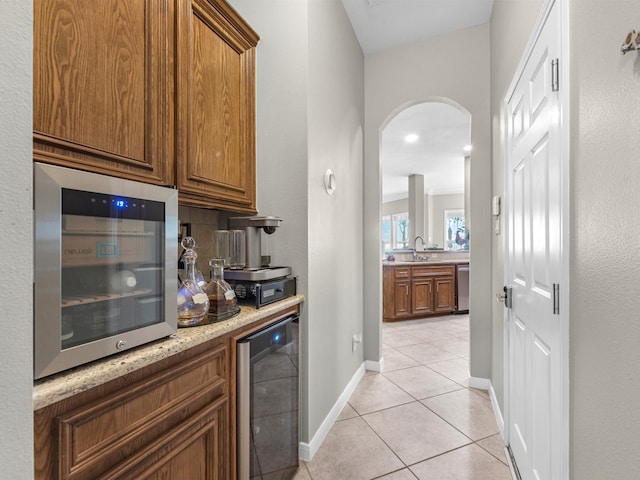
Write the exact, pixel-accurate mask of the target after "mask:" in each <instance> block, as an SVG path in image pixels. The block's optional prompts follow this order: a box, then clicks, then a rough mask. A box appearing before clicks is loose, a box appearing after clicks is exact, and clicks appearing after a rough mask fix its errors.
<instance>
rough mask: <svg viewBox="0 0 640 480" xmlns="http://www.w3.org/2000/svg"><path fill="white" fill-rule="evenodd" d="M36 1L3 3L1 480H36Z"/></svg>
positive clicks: (0, 76) (0, 87)
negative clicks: (32, 111)
mask: <svg viewBox="0 0 640 480" xmlns="http://www.w3.org/2000/svg"><path fill="white" fill-rule="evenodd" d="M32 12H33V5H32V2H31V1H27V0H14V1H2V2H0V45H1V46H2V47H1V48H0V91H1V92H2V100H0V131H1V132H2V135H0V165H1V166H2V172H3V174H2V176H1V177H0V225H2V228H0V243H2V245H4V247H5V248H2V249H1V250H0V252H1V253H0V267H1V268H2V277H3V279H4V280H3V282H2V288H0V305H2V314H1V315H0V319H1V323H0V324H1V325H2V335H1V336H0V351H1V352H2V361H1V362H0V392H2V394H1V395H2V408H0V431H1V432H2V433H1V434H0V471H1V472H2V473H1V474H0V476H1V477H2V478H12V479H13V478H15V479H22V478H32V477H33V403H32V390H33V363H32V361H33V360H32V359H33V337H32V330H33V310H32V304H33V297H32V290H33V274H32V272H33V252H32V248H31V246H32V245H33V235H32V222H33V221H32V201H31V198H32V173H31V172H32V156H31V151H32V143H31V142H32V140H31V139H32V133H31V132H32V120H31V109H32V100H31V95H32V85H33V81H32V74H31V71H32V58H33V33H32V32H33V13H32Z"/></svg>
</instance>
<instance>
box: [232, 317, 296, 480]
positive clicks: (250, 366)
mask: <svg viewBox="0 0 640 480" xmlns="http://www.w3.org/2000/svg"><path fill="white" fill-rule="evenodd" d="M298 325H299V322H298V316H297V315H291V316H289V317H286V318H284V319H282V320H280V321H278V322H276V323H274V324H272V325H269V326H267V327H265V328H263V329H261V330H259V331H257V332H255V333H252V334H251V335H249V336H247V337H244V338H242V339H240V340H239V341H238V345H237V347H238V348H237V375H238V377H237V415H238V418H237V429H238V431H237V442H238V447H237V452H238V479H239V480H249V479H252V480H253V479H260V480H262V479H266V478H278V479H279V480H287V479H290V478H293V477H294V476H295V474H296V471H297V470H298V441H299V440H298V438H299V434H298V422H299V419H298V411H299V398H298V396H299V395H298V391H299V377H298V346H299V337H298V333H299V326H298Z"/></svg>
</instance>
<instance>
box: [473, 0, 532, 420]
mask: <svg viewBox="0 0 640 480" xmlns="http://www.w3.org/2000/svg"><path fill="white" fill-rule="evenodd" d="M542 3H543V0H495V1H494V3H493V11H492V13H491V119H492V129H493V131H492V135H493V145H494V147H493V152H492V170H493V191H492V196H493V195H499V196H500V197H501V198H502V200H503V201H504V133H503V131H502V127H503V125H502V124H501V114H502V108H503V102H504V97H505V95H506V94H507V89H508V88H509V85H510V83H511V80H512V79H513V75H514V74H515V71H516V68H517V67H518V63H519V62H520V58H521V57H522V54H523V52H524V49H525V47H526V45H527V42H528V40H529V36H530V34H531V31H532V29H533V27H534V24H535V22H536V20H537V18H538V14H539V12H540V9H541V8H542ZM504 226H505V223H504V218H503V216H500V232H501V234H500V235H495V234H494V235H493V236H492V242H491V249H492V252H493V255H492V256H493V266H492V275H491V284H492V291H493V292H501V291H502V287H503V285H504V262H503V256H502V253H503V248H504V244H503V243H504V236H503V235H502V232H504ZM471 235H472V237H473V232H471ZM472 245H473V244H472ZM471 248H473V246H472V247H471ZM503 317H504V306H503V304H502V303H498V302H493V306H492V331H493V334H492V336H493V341H492V344H493V349H492V358H491V365H492V368H491V384H492V386H493V389H494V391H495V394H496V398H497V400H498V403H499V405H500V408H501V409H504V358H503V357H504V351H503V350H504V348H503V342H504V340H503V332H504V320H503Z"/></svg>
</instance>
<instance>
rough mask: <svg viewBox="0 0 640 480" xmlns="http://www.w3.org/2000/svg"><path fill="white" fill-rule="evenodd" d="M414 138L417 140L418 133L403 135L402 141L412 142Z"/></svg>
mask: <svg viewBox="0 0 640 480" xmlns="http://www.w3.org/2000/svg"><path fill="white" fill-rule="evenodd" d="M416 140H418V135H416V134H415V133H410V134H409V135H407V136H406V137H404V141H405V142H407V143H413V142H415V141H416Z"/></svg>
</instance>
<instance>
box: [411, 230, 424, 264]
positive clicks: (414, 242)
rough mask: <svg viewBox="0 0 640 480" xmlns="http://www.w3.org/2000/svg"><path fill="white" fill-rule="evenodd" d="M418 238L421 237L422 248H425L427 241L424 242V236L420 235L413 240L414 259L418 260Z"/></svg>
mask: <svg viewBox="0 0 640 480" xmlns="http://www.w3.org/2000/svg"><path fill="white" fill-rule="evenodd" d="M418 239H420V241H422V249H423V250H424V247H425V245H426V244H425V243H424V238H422V237H421V236H420V235H418V236H417V237H416V238H415V239H414V240H413V259H414V260H417V259H418V251H417V250H416V242H417V241H418Z"/></svg>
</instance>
